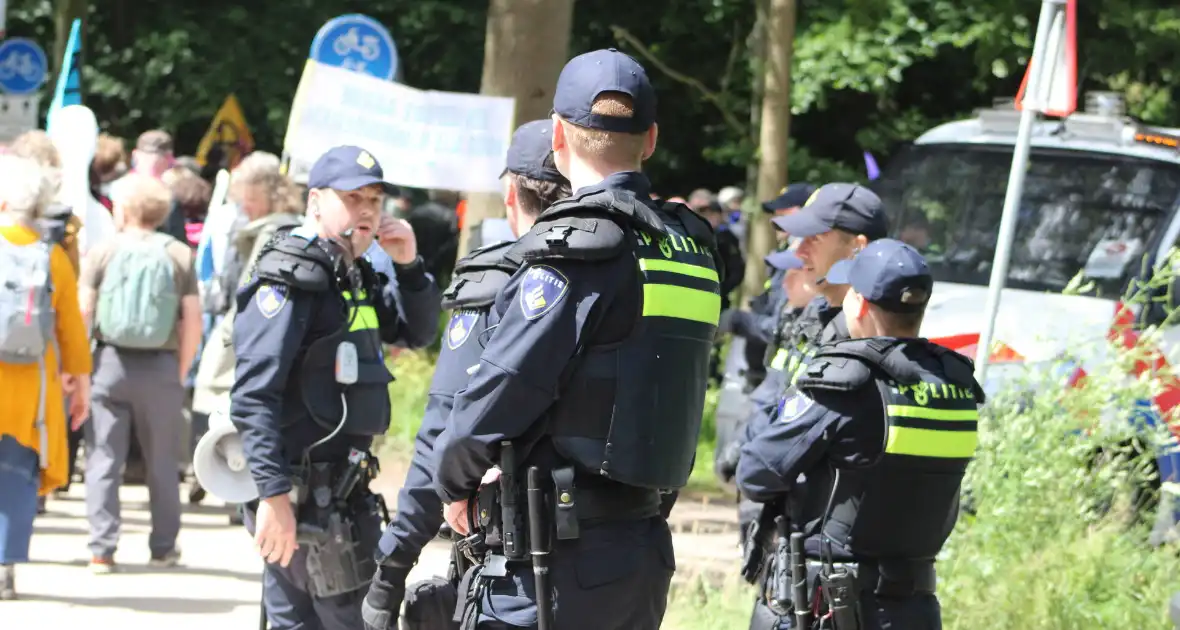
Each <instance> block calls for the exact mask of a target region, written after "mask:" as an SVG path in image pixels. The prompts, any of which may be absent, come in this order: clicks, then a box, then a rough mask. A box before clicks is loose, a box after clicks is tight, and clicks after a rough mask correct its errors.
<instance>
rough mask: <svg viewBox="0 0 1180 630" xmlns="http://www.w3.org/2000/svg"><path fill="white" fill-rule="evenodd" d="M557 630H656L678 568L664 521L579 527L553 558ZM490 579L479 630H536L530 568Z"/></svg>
mask: <svg viewBox="0 0 1180 630" xmlns="http://www.w3.org/2000/svg"><path fill="white" fill-rule="evenodd" d="M550 558H551V560H550V571H549V579H550V583H551V585H552V586H553V602H554V617H553V619H554V627H556V628H560V630H657V629H658V628H659V627H660V622H661V621H662V620H663V618H664V610H665V608H666V607H667V599H668V585H669V584H670V583H671V581H672V573H673V572H674V571H675V568H676V561H675V555H674V553H673V550H672V533H671V532H670V531H669V530H668V523H667V522H666V521H664V519H663V518H660V517H655V518H651V519H645V520H642V521H628V522H620V523H609V524H601V525H597V526H592V527H591V526H587V525H585V524H583V525H582V527H581V537H580V538H578V539H577V540H571V541H557V543H556V544H555V545H553V553H552V555H551V556H550ZM509 571H510V573H511V575H509V576H507V577H503V578H491V579H489V580H488V582H487V588H486V590H485V591H484V593H483V596H482V597H481V599H480V614H479V617H478V622H477V625H476V628H478V630H502V629H508V628H536V627H537V606H536V601H537V598H536V589H535V585H534V582H533V571H532V567H531V566H530V565H528V564H522V565H517V566H512V567H510V568H509Z"/></svg>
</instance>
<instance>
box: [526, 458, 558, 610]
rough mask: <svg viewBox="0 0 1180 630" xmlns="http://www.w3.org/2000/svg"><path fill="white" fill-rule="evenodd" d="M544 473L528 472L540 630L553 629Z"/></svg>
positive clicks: (531, 468)
mask: <svg viewBox="0 0 1180 630" xmlns="http://www.w3.org/2000/svg"><path fill="white" fill-rule="evenodd" d="M540 476H541V471H539V470H537V467H536V466H532V467H530V468H529V472H528V503H529V553H530V554H531V555H532V557H533V575H534V576H535V578H536V579H535V580H534V586H535V588H536V591H537V630H551V629H552V628H553V602H552V601H551V598H550V597H549V595H550V593H549V545H548V542H549V536H548V534H549V531H548V527H546V525H547V521H546V520H545V497H544V495H543V494H542V493H541V481H540V479H539V478H540Z"/></svg>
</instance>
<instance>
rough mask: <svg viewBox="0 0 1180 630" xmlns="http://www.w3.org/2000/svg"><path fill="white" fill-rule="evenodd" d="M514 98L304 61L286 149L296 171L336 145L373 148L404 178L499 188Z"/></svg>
mask: <svg viewBox="0 0 1180 630" xmlns="http://www.w3.org/2000/svg"><path fill="white" fill-rule="evenodd" d="M514 109H515V101H514V100H513V99H511V98H502V97H495V96H480V95H477V94H456V93H452V92H435V91H426V90H416V89H414V88H411V87H407V86H405V85H401V84H399V83H392V82H389V81H382V80H380V79H375V78H373V77H370V76H367V75H365V74H361V73H358V72H352V71H350V70H345V69H343V68H336V67H332V66H325V65H322V64H319V63H316V62H315V61H308V62H307V66H306V67H305V68H304V71H303V77H302V78H301V79H300V81H299V90H298V91H297V92H296V94H295V101H294V103H292V105H291V117H290V119H289V122H288V124H287V137H286V139H285V140H284V142H283V151H284V153H286V154H287V156H288V157H289V158H290V160H291V163H290V166H289V170H288V173H290V174H291V175H292V176H293V177H296V178H299V177H300V176H301V175H303V174H304V173H306V172H307V171H308V170H309V169H310V168H311V165H312V164H313V163H314V162H315V160H316V159H317V158H319V156H320V155H322V154H323V153H324V152H325V151H327V150H328V149H330V148H332V147H335V146H340V145H355V146H359V147H361V148H363V149H365V150H367V151H368V152H370V153H372V154H373V156H374V157H376V158H377V161H379V162H380V163H381V168H382V169H383V170H384V171H385V179H386V180H388V181H390V182H392V183H394V184H398V185H401V186H408V187H412V188H434V189H444V190H459V191H466V192H494V193H498V192H501V185H500V180H499V177H500V173H501V172H503V170H504V158H505V155H507V153H508V144H509V143H510V142H511V140H512V118H513V113H514Z"/></svg>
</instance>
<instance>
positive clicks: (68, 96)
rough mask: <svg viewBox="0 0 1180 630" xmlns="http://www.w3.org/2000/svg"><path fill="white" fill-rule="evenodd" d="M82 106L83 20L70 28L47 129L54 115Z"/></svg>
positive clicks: (78, 20)
mask: <svg viewBox="0 0 1180 630" xmlns="http://www.w3.org/2000/svg"><path fill="white" fill-rule="evenodd" d="M81 104H82V20H80V19H77V20H74V25H73V26H71V27H70V40H69V42H68V43H67V44H66V50H65V54H63V55H62V59H61V68H60V70H59V72H58V74H57V87H56V88H55V89H54V90H53V102H51V103H50V104H49V113H48V114H46V117H45V122H46V125H45V126H46V129H48V128H49V126H50V125H52V124H53V115H54V114H55V113H57V111H58V110H60V109H61V108H63V107H66V106H68V105H81Z"/></svg>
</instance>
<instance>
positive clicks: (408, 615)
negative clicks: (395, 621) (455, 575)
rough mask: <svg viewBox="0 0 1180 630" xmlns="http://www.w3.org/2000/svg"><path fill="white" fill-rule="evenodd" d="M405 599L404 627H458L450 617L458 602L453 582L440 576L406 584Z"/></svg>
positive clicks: (432, 629) (453, 629)
mask: <svg viewBox="0 0 1180 630" xmlns="http://www.w3.org/2000/svg"><path fill="white" fill-rule="evenodd" d="M405 602H406V610H405V613H404V614H403V615H402V628H403V629H404V630H459V624H458V623H457V622H456V621H455V620H454V619H453V618H452V616H453V614H454V612H455V607H456V606H457V605H458V603H459V590H458V587H457V586H456V584H455V582H453V581H451V580H448V579H445V578H441V577H432V578H430V579H428V580H422V581H421V582H415V583H414V584H411V585H410V586H408V587H406V599H405Z"/></svg>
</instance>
